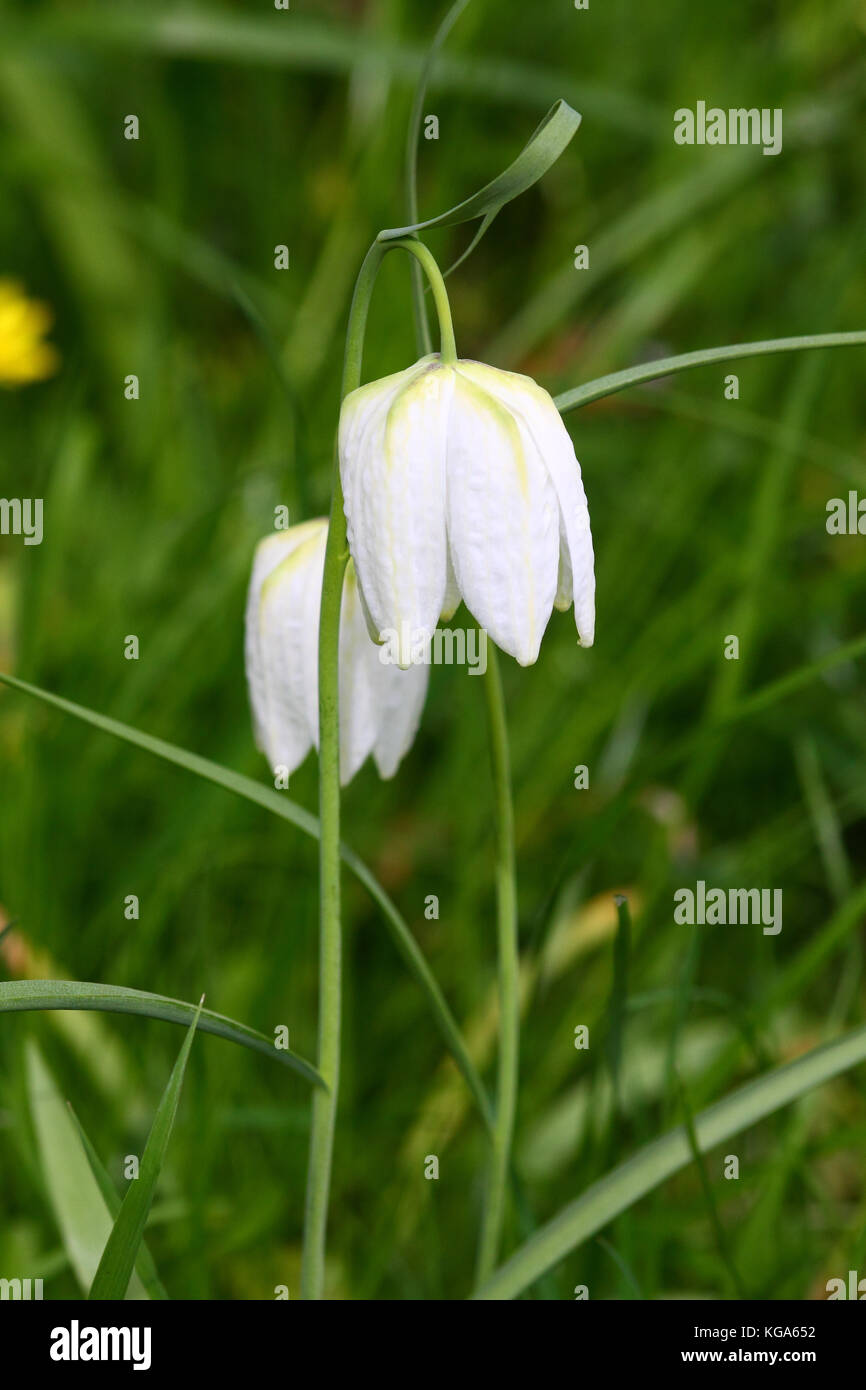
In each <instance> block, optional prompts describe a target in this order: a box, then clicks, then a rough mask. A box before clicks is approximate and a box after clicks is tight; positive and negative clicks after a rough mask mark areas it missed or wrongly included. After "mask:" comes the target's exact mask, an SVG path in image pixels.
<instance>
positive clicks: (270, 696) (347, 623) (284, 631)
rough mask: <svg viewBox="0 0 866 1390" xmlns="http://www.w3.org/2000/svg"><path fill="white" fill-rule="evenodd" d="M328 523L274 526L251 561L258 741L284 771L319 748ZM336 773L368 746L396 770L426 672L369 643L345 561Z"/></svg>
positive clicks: (351, 771) (347, 769)
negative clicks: (386, 656) (403, 665)
mask: <svg viewBox="0 0 866 1390" xmlns="http://www.w3.org/2000/svg"><path fill="white" fill-rule="evenodd" d="M327 536H328V523H327V521H325V520H323V519H320V520H316V521H306V522H302V523H301V524H300V525H298V526H292V527H290V528H289V529H288V530H285V531H275V532H274V533H273V535H271V536H267V537H266V538H265V540H263V541H261V542H260V544H259V546H258V547H257V549H256V554H255V559H254V561H253V571H252V578H251V580H250V587H249V594H248V598H247V612H246V641H245V648H246V667H247V681H248V684H249V692H250V704H251V706H252V714H253V727H254V731H255V735H256V742H257V744H258V746H259V748H261V750H262V752H263V753H264V754H265V756H266V757H267V759H268V762H269V763H270V765H271V768H272V769H273V771H274V772H275V773H278V774H283V775H285V776H286V777H288V775H289V774H290V773H292V772H294V770H295V769H296V768H297V767H298V766H299V765H300V764H301V763H302V762H303V760H304V758H305V757H306V756H307V753H308V752H309V751H310V748H312V747H314V746H315V747H318V745H319V692H318V671H319V610H320V605H321V593H322V573H323V570H324V564H325V543H326V541H327ZM339 668H340V773H341V780H342V782H343V784H344V785H345V783H346V782H348V781H349V780H350V779H351V778H352V777H354V775H355V773H356V772H357V771H358V768H359V767H360V766H361V764H362V763H363V762H364V761H365V759H366V758H367V756H368V755H369V754H370V753H372V754H373V758H374V760H375V763H376V766H377V768H378V770H379V773H380V775H381V776H382V777H393V775H394V773H395V772H396V771H397V767H398V765H399V763H400V760H401V758H402V757H403V755H404V754H405V753H406V752H407V750H408V749H409V747H410V745H411V743H412V740H413V739H414V737H415V733H416V730H417V728H418V722H419V720H420V718H421V710H422V708H423V706H424V699H425V696H426V694H427V681H428V676H429V670H428V668H427V666H426V665H416V666H413V667H412V668H411V669H410V670H401V669H400V667H399V666H396V665H386V664H384V663H383V661H382V660H381V651H380V648H379V647H377V646H376V644H375V643H374V642H372V641H371V640H370V636H369V633H368V631H367V624H366V622H365V619H364V614H363V610H362V608H361V605H360V600H359V596H358V585H357V582H356V579H355V572H354V566H353V564H352V562H351V561H350V562H349V564H348V566H347V568H346V575H345V579H344V581H343V603H342V611H341V617H340V658H339Z"/></svg>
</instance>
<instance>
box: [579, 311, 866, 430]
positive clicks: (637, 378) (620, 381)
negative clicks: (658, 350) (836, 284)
mask: <svg viewBox="0 0 866 1390" xmlns="http://www.w3.org/2000/svg"><path fill="white" fill-rule="evenodd" d="M864 345H866V332H863V331H860V330H858V331H857V332H854V333H808V334H806V335H805V337H802V338H767V339H766V340H765V341H763V342H760V343H727V344H725V346H724V347H714V348H701V349H699V350H698V351H697V352H684V353H683V354H682V355H681V356H679V357H659V358H658V359H657V360H656V361H655V362H642V363H641V364H640V365H639V366H637V367H627V368H626V369H625V371H623V372H611V373H610V374H609V375H608V376H600V377H596V379H595V381H587V382H586V383H585V384H584V385H583V386H576V387H575V388H574V390H573V391H564V392H563V393H562V395H560V396H554V398H553V403H554V405H555V406H556V408H557V410H558V411H559V413H560V415H565V414H566V413H567V412H568V411H569V410H577V408H578V406H581V405H589V404H590V402H591V401H600V400H601V399H602V397H603V396H612V395H614V393H615V392H616V391H624V390H625V388H626V387H627V386H640V385H642V384H643V383H644V382H647V381H656V380H657V379H658V378H659V377H663V376H673V374H674V373H675V372H684V371H686V370H687V369H688V368H689V367H706V366H708V365H710V364H712V363H713V362H731V361H734V360H735V359H736V358H739V357H761V356H763V355H764V354H766V353H773V352H802V351H804V350H805V349H806V348H833V347H863V346H864Z"/></svg>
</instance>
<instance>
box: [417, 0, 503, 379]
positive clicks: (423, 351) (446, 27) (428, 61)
mask: <svg viewBox="0 0 866 1390" xmlns="http://www.w3.org/2000/svg"><path fill="white" fill-rule="evenodd" d="M468 4H469V0H454V4H453V5H452V6H451V8H450V9H449V10H448V11H447V12H446V14H445V16H444V18H443V19H442V22H441V23H440V25H439V28H438V29H437V30H436V33H435V34H434V35H433V42H432V43H431V45H430V48H429V50H428V52H427V57H426V58H425V60H424V66H423V68H422V69H421V76H420V77H419V79H418V85H417V87H416V88H415V96H414V98H413V100H412V112H411V115H410V116H409V130H408V134H407V137H406V162H405V177H406V211H407V213H408V216H409V221H410V222H413V223H414V222H417V221H418V142H419V140H420V138H421V121H422V120H423V116H424V102H425V100H426V97H427V85H428V83H429V81H430V74H431V73H432V71H433V64H434V63H435V61H436V58H437V57H438V55H439V51H440V49H441V48H442V47H443V46H444V44H445V40H446V39H447V37H448V35H449V34H450V33H451V30H452V29H453V27H454V25H455V24H456V23H457V20H458V19H459V18H460V16H461V15H462V13H463V11H464V10H465V9H466V6H467V5H468ZM485 230H486V228H485V226H484V223H483V222H482V224H481V228H480V229H479V231H478V233H477V234H476V240H479V239H480V237H481V235H482V234H483V232H484V231H485ZM474 244H475V243H474V242H473V243H472V246H474ZM472 246H470V248H469V250H471V249H472ZM468 254H469V251H468V250H467V251H465V252H464V253H463V256H461V260H465V259H466V256H468ZM451 268H452V270H453V269H454V266H452V267H451ZM410 274H411V276H412V309H413V313H414V318H415V333H416V338H417V344H416V345H417V348H418V356H419V357H425V356H426V355H427V354H428V353H429V352H431V351H432V348H433V344H432V340H431V337H430V324H429V322H428V320H427V310H426V307H425V303H424V273H423V271H422V269H421V266H420V265H419V263H418V261H417V260H416V259H415V257H414V256H413V257H412V259H411V265H410Z"/></svg>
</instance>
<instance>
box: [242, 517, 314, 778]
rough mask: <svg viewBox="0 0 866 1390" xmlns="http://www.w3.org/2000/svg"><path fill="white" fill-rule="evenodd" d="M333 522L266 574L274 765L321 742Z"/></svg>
mask: <svg viewBox="0 0 866 1390" xmlns="http://www.w3.org/2000/svg"><path fill="white" fill-rule="evenodd" d="M326 533H327V524H326V523H325V522H322V523H320V524H319V525H318V526H317V528H316V529H315V530H314V531H313V532H312V534H310V535H309V536H308V538H307V539H306V540H303V541H302V542H301V544H300V545H298V546H296V547H295V548H293V549H292V551H291V553H290V554H289V555H288V556H287V557H286V558H285V559H284V560H282V561H281V563H280V564H279V565H277V566H276V567H275V568H274V569H272V570H271V572H270V573H269V574H268V575H267V577H266V578H265V580H264V582H263V584H262V589H261V600H260V603H259V610H258V635H259V644H260V652H261V657H262V672H263V688H264V696H265V699H264V705H263V711H262V718H261V728H262V743H263V748H264V752H265V753H266V755H267V758H268V761H269V762H270V765H271V767H272V768H274V769H276V768H277V767H285V768H286V769H287V771H288V772H289V773H292V772H294V770H295V768H297V767H299V766H300V764H301V763H302V762H303V760H304V758H305V757H306V755H307V753H308V752H309V750H310V748H311V747H312V745H313V743H314V742H315V741H316V737H317V725H316V724H315V723H314V722H313V718H314V717H315V712H316V672H317V669H318V666H317V645H318V633H319V602H320V598H319V595H320V593H321V586H322V566H323V563H324V551H325V537H326Z"/></svg>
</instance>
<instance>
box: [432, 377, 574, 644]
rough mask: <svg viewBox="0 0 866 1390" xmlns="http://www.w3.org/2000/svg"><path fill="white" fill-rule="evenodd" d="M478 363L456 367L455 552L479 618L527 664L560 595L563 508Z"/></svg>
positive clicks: (451, 449) (451, 479)
mask: <svg viewBox="0 0 866 1390" xmlns="http://www.w3.org/2000/svg"><path fill="white" fill-rule="evenodd" d="M474 366H475V364H473V363H464V362H460V363H459V364H458V368H457V371H456V373H455V388H454V401H453V405H452V410H451V420H450V423H449V430H448V464H447V481H446V508H447V521H448V543H449V549H450V554H451V560H452V563H453V565H454V573H455V576H456V578H457V583H458V585H459V587H460V591H461V593H462V595H463V598H464V599H465V601H466V606H467V608H468V609H469V611H470V612H471V613H472V615H473V617H474V618H475V619H476V620H477V622H479V623H480V624H481V626H482V627H484V628H486V629H487V632H488V634H489V636H490V637H491V638H492V639H493V641H494V642H495V643H496V644H497V646H499V647H501V648H502V650H503V651H506V652H508V653H509V654H510V655H511V656H513V657H515V658H516V659H517V661H519V662H520V664H521V665H522V666H528V665H530V664H531V663H532V662H533V661H535V659H536V657H537V656H538V649H539V646H540V644H541V638H542V636H543V634H544V629H545V628H546V626H547V623H548V620H549V618H550V614H551V610H552V608H553V600H554V596H555V594H556V587H557V570H558V558H559V506H558V503H557V499H556V493H555V491H554V487H553V484H552V482H551V479H550V476H549V474H548V471H547V469H546V467H545V466H544V463H543V461H542V458H541V456H540V454H539V451H538V449H537V447H536V445H535V442H534V440H533V438H532V435H531V433H530V432H529V431H528V430H527V429H526V427H525V426H524V425H523V423H522V421H521V420H520V419H519V418H518V417H516V416H515V415H514V414H513V413H512V411H511V410H510V409H509V408H508V406H507V405H506V404H504V403H502V402H501V401H500V400H499V399H497V397H496V395H494V394H493V393H492V392H491V391H490V390H489V389H488V388H487V385H486V383H482V382H480V381H479V380H478V376H477V374H476V373H475V372H474V371H472V370H471V369H472V368H473V367H474ZM467 369H469V370H467ZM488 370H490V369H488Z"/></svg>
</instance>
